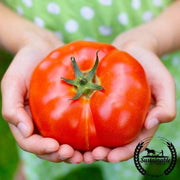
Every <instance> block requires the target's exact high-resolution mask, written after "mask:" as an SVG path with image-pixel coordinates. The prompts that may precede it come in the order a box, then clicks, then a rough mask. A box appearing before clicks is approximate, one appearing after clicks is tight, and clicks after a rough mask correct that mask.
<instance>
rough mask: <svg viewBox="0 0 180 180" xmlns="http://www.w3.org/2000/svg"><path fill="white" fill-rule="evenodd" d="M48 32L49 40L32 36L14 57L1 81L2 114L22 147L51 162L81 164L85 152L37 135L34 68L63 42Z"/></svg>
mask: <svg viewBox="0 0 180 180" xmlns="http://www.w3.org/2000/svg"><path fill="white" fill-rule="evenodd" d="M49 34H50V35H49ZM49 34H48V36H47V37H48V38H46V39H42V38H40V37H39V36H37V37H32V38H31V40H30V41H29V42H28V43H27V44H26V45H25V46H24V47H22V48H21V49H20V50H19V51H18V52H17V54H16V56H15V57H14V59H13V61H12V63H11V64H10V66H9V68H8V70H7V71H6V73H5V75H4V77H3V79H2V83H1V90H2V115H3V118H4V119H5V120H6V121H7V122H8V123H9V127H10V129H11V131H12V134H13V136H14V138H15V139H16V141H17V143H18V145H19V146H20V147H21V148H22V149H23V150H25V151H28V152H31V153H34V154H36V155H37V156H38V157H39V158H42V159H46V160H49V161H52V162H61V161H66V162H70V163H80V162H81V161H82V160H83V157H82V154H81V153H80V152H78V151H75V150H74V149H73V148H72V147H71V146H69V145H66V144H63V145H59V143H58V142H57V141H56V140H55V139H52V138H44V137H42V136H41V135H39V134H36V132H35V129H34V125H33V121H32V119H31V114H30V111H29V105H28V89H29V82H30V78H31V74H32V72H33V70H34V68H35V67H36V65H37V64H38V63H39V62H40V61H41V60H42V59H44V58H45V57H46V56H47V54H48V53H49V52H51V51H52V50H53V49H55V48H57V47H59V46H61V45H63V43H62V42H60V41H59V40H58V38H56V36H55V35H54V34H52V35H51V33H49Z"/></svg>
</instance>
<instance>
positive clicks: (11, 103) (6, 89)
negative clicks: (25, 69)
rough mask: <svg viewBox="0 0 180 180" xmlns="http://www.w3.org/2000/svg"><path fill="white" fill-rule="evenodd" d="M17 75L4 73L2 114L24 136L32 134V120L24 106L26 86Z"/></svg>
mask: <svg viewBox="0 0 180 180" xmlns="http://www.w3.org/2000/svg"><path fill="white" fill-rule="evenodd" d="M22 82H24V81H23V80H22V79H20V78H19V77H13V76H10V75H8V74H7V75H6V77H4V78H3V80H2V83H1V91H2V116H3V118H4V119H5V120H6V121H7V122H9V123H11V124H13V125H15V126H16V127H17V128H18V129H19V131H20V132H21V134H22V135H23V136H24V137H28V136H30V135H31V134H32V132H33V130H34V127H33V122H32V119H31V118H30V116H29V115H28V113H27V112H26V110H25V108H24V97H25V95H26V88H25V84H22Z"/></svg>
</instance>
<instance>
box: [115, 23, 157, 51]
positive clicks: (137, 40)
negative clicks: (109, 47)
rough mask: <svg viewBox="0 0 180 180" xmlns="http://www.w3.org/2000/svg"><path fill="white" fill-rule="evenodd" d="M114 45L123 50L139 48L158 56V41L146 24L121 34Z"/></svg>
mask: <svg viewBox="0 0 180 180" xmlns="http://www.w3.org/2000/svg"><path fill="white" fill-rule="evenodd" d="M113 45H114V46H116V47H117V48H119V49H122V50H123V49H124V50H126V49H129V48H131V47H132V46H139V47H143V48H145V49H147V50H149V51H152V52H154V53H155V54H158V39H157V38H156V36H155V35H154V34H153V33H152V32H151V31H150V30H148V28H147V27H146V25H145V24H144V25H141V26H138V27H136V28H133V29H131V30H129V31H126V32H124V33H122V34H120V35H119V36H117V37H116V39H115V40H114V42H113Z"/></svg>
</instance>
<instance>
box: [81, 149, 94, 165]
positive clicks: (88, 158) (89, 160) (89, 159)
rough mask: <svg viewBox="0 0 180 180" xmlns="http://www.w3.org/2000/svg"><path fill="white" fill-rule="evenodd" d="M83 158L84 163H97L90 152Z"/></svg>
mask: <svg viewBox="0 0 180 180" xmlns="http://www.w3.org/2000/svg"><path fill="white" fill-rule="evenodd" d="M83 157H84V162H85V163H86V164H91V163H93V162H94V161H95V159H94V158H93V155H92V152H90V151H88V152H85V153H84V155H83Z"/></svg>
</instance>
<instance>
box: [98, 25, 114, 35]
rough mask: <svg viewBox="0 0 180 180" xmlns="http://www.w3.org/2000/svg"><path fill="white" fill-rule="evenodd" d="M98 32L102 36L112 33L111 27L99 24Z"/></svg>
mask: <svg viewBox="0 0 180 180" xmlns="http://www.w3.org/2000/svg"><path fill="white" fill-rule="evenodd" d="M99 32H100V33H101V34H102V35H104V36H108V35H110V34H112V29H111V28H110V27H107V26H100V27H99Z"/></svg>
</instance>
